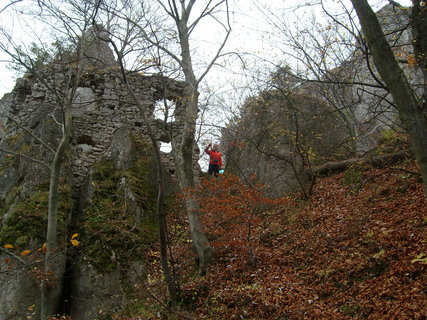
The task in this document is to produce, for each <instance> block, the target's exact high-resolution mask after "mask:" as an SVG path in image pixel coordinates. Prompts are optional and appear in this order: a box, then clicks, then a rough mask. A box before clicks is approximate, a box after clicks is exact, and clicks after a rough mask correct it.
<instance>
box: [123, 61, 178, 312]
mask: <svg viewBox="0 0 427 320" xmlns="http://www.w3.org/2000/svg"><path fill="white" fill-rule="evenodd" d="M121 66H123V64H121ZM122 71H123V77H124V82H125V84H126V89H127V91H128V93H129V95H130V96H131V97H132V99H133V100H134V102H135V103H136V105H137V106H138V108H139V111H140V113H141V116H142V118H143V121H144V123H145V125H146V127H147V132H148V135H149V137H150V140H151V145H152V148H153V152H154V157H155V160H156V169H157V186H158V191H157V202H156V213H157V223H158V226H159V246H160V262H161V266H162V272H163V276H164V277H165V282H166V287H167V289H168V292H169V299H170V302H171V304H172V305H175V304H176V302H177V287H176V282H175V279H174V277H173V276H172V272H171V268H170V265H169V259H168V251H167V245H168V244H167V233H166V218H165V217H166V214H165V209H164V204H165V190H166V186H165V177H164V170H163V165H162V160H161V155H160V150H159V147H158V144H157V140H156V136H155V134H154V132H153V129H152V127H151V124H150V121H149V119H148V117H147V114H146V110H145V108H144V106H143V105H142V104H141V102H140V101H139V100H138V98H137V97H136V95H135V93H134V91H133V90H132V88H131V87H130V85H129V83H128V82H127V80H126V75H125V73H124V69H123V70H122Z"/></svg>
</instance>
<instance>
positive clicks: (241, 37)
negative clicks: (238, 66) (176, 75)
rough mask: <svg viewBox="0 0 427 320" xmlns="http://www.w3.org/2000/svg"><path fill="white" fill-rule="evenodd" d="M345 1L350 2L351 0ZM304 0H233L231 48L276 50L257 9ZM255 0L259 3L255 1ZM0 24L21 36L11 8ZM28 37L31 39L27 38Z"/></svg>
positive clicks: (6, 74)
mask: <svg viewBox="0 0 427 320" xmlns="http://www.w3.org/2000/svg"><path fill="white" fill-rule="evenodd" d="M10 1H11V0H6V1H5V0H2V1H1V2H2V4H1V5H0V10H1V8H2V7H3V4H4V3H8V2H10ZM345 1H347V2H349V1H348V0H345ZM304 2H307V3H312V1H307V0H273V1H271V0H257V1H255V0H253V1H251V0H231V2H230V6H231V9H232V11H233V12H232V14H231V20H232V21H231V22H232V28H233V32H232V34H231V37H230V39H229V43H228V50H230V51H238V52H244V51H246V52H251V53H253V54H257V55H265V54H267V55H272V54H273V52H274V51H273V49H272V48H271V43H272V41H273V42H274V35H272V34H269V33H268V32H265V30H268V27H267V25H266V23H265V18H264V16H263V15H262V14H261V13H260V12H259V11H258V9H257V7H258V8H259V7H262V6H263V5H267V6H268V7H269V8H271V9H272V10H273V11H274V10H275V8H277V10H280V9H283V8H284V7H291V6H295V5H301V4H303V3H304ZM398 2H399V3H401V4H402V5H406V6H409V5H411V0H400V1H398ZM253 3H256V5H254V4H253ZM370 3H371V5H372V6H373V7H374V6H381V5H384V4H385V3H387V1H385V0H372V1H370ZM289 14H290V16H289V19H292V16H291V12H289ZM0 25H1V26H5V27H7V28H13V29H14V35H16V36H21V32H20V29H21V27H20V26H19V24H17V23H16V22H14V21H13V20H12V18H11V16H10V12H9V11H7V12H3V13H2V14H1V15H0ZM205 28H207V30H209V26H206V27H204V26H202V28H201V29H199V30H201V31H199V32H200V37H201V39H208V38H209V39H212V36H213V34H212V32H211V30H209V31H208V34H209V36H208V37H206V35H204V34H203V33H204V32H206V30H205ZM26 41H27V42H28V40H26ZM214 42H215V41H214V40H213V41H212V40H210V41H209V42H208V41H207V40H201V41H200V42H199V43H198V44H195V43H193V47H195V46H197V45H200V47H202V46H203V47H205V48H210V45H211V44H215V43H214ZM207 50H209V49H207ZM215 50H216V49H215ZM202 54H203V53H202ZM9 62H10V61H9V57H8V56H7V55H5V54H4V53H2V52H0V74H1V77H0V98H1V97H2V96H3V94H4V93H6V92H10V91H11V90H12V88H13V86H14V83H15V81H16V79H15V74H14V73H13V72H11V71H9V70H8V69H7V68H6V66H7V65H8V63H9ZM227 70H228V72H227ZM233 72H234V71H232V68H231V67H230V68H227V66H226V68H224V69H221V70H220V71H217V72H215V71H213V72H212V74H211V75H210V76H209V78H208V79H209V80H210V81H212V80H213V81H223V80H224V79H227V81H229V80H230V78H231V79H232V78H233V77H235V76H236V75H235V74H234V73H233ZM237 72H240V70H237ZM226 73H228V74H226Z"/></svg>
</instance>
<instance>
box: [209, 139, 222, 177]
mask: <svg viewBox="0 0 427 320" xmlns="http://www.w3.org/2000/svg"><path fill="white" fill-rule="evenodd" d="M211 146H212V145H211V144H209V145H208V146H207V147H206V148H205V152H206V153H207V154H208V155H209V169H208V173H209V174H210V175H212V174H214V175H215V177H218V175H219V170H220V169H221V167H222V156H221V152H219V147H218V145H217V144H214V145H213V147H211Z"/></svg>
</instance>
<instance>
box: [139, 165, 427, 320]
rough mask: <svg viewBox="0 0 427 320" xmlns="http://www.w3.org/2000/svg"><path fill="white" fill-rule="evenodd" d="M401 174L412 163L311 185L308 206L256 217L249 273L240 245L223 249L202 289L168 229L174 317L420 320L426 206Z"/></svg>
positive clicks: (415, 180)
mask: <svg viewBox="0 0 427 320" xmlns="http://www.w3.org/2000/svg"><path fill="white" fill-rule="evenodd" d="M402 169H403V170H402ZM411 172H418V168H417V167H416V164H415V163H414V162H410V163H407V164H402V165H399V169H391V168H388V169H375V168H372V167H368V166H367V165H359V166H358V165H356V166H353V167H352V168H350V169H348V170H347V171H346V172H344V173H341V174H339V175H336V176H333V177H329V178H324V179H320V180H319V181H318V184H317V185H316V188H315V191H314V194H313V196H312V197H311V199H310V201H309V202H299V203H298V202H297V201H295V202H288V204H287V205H276V206H275V207H274V209H273V210H269V211H267V212H264V213H262V214H260V217H261V221H260V222H259V223H254V224H253V230H252V239H253V241H254V252H255V255H256V262H255V263H253V261H252V263H251V261H250V260H249V258H248V257H247V255H245V254H244V252H245V250H242V246H244V244H242V241H240V242H239V241H237V242H235V241H234V242H233V241H230V242H229V243H228V244H227V243H224V242H223V245H221V246H218V247H217V248H216V254H217V256H216V257H217V259H216V262H215V263H214V265H213V266H212V267H211V269H210V272H209V273H208V275H207V276H206V277H205V278H202V279H195V278H192V273H191V270H194V268H192V266H191V265H189V263H188V259H189V251H188V244H187V243H186V242H185V241H179V240H180V239H185V237H183V236H182V234H181V233H182V229H181V228H177V226H178V225H179V224H178V223H177V221H173V226H172V228H171V229H172V230H174V231H177V230H180V231H179V232H174V236H173V237H172V238H171V239H172V240H173V241H174V243H175V244H176V246H175V253H176V254H179V253H181V255H180V256H179V257H178V258H177V260H176V268H177V271H178V272H179V274H180V280H181V281H182V282H183V283H184V284H183V286H182V289H183V303H184V306H183V307H184V309H186V310H187V311H188V312H190V313H191V318H195V319H260V320H261V319H263V320H267V319H375V320H379V319H420V320H421V319H426V316H427V310H426V308H425V306H426V301H427V285H426V284H427V273H426V271H427V264H426V256H427V232H426V229H427V203H426V199H425V198H424V196H423V188H422V183H421V182H420V178H419V176H418V175H416V174H411ZM243 201H245V200H243ZM289 203H291V204H289ZM217 214H218V215H217V217H218V219H219V220H218V221H222V222H224V220H221V219H222V218H223V216H222V214H221V213H220V212H218V213H217ZM241 227H242V228H244V227H245V224H244V223H241ZM229 229H230V230H233V234H230V235H228V236H229V239H233V237H235V236H236V235H237V233H236V231H235V227H233V228H229ZM211 231H212V230H211ZM180 234H181V236H179V235H180ZM213 234H214V232H213ZM153 266H155V264H153ZM153 283H155V282H153ZM145 316H146V318H147V319H148V318H149V316H148V315H147V314H146V315H145Z"/></svg>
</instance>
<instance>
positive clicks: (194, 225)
mask: <svg viewBox="0 0 427 320" xmlns="http://www.w3.org/2000/svg"><path fill="white" fill-rule="evenodd" d="M185 19H186V18H185V17H184V18H183V19H182V20H180V21H179V22H178V23H177V27H178V32H179V39H180V45H181V56H182V63H181V66H182V69H183V72H184V75H185V80H186V82H187V83H188V88H187V96H186V97H185V98H186V101H185V114H184V125H183V130H182V135H181V140H180V145H179V149H178V150H179V152H178V155H177V158H178V159H177V161H176V164H177V170H178V179H179V184H180V187H181V190H185V189H187V188H190V187H194V185H195V178H194V163H193V150H194V143H195V135H196V120H197V115H198V103H199V92H198V82H197V79H196V77H195V74H194V71H193V66H192V61H191V54H190V44H189V32H188V28H187V21H186V20H185ZM185 204H186V209H187V213H188V220H189V224H190V231H191V237H192V241H193V245H194V247H195V249H196V251H197V255H198V257H199V267H200V275H204V274H206V272H207V268H208V266H209V264H210V263H211V262H212V256H213V249H212V247H211V246H210V245H209V240H208V238H207V236H206V233H205V232H204V230H203V224H202V221H201V219H200V208H199V204H198V202H197V201H196V200H195V199H193V198H191V197H190V198H187V200H186V201H185Z"/></svg>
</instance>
